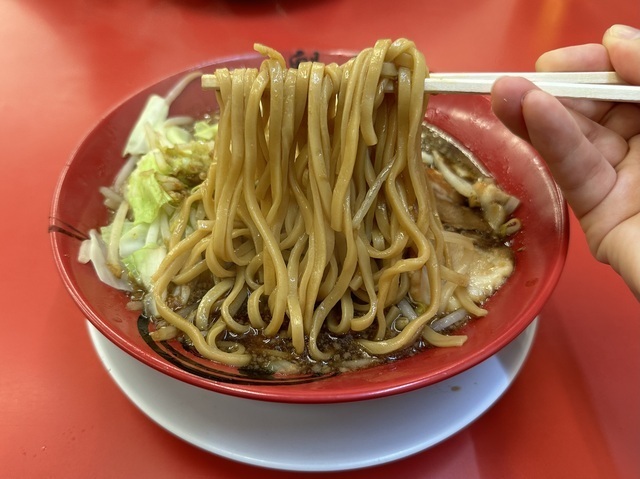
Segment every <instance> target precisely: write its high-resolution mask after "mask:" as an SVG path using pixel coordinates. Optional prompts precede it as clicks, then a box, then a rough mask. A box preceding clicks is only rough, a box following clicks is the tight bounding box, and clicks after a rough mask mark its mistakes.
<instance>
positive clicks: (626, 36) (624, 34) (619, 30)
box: [609, 25, 640, 40]
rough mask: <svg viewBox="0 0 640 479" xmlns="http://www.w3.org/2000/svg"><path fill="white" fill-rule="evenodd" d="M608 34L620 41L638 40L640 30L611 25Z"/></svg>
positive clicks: (626, 26)
mask: <svg viewBox="0 0 640 479" xmlns="http://www.w3.org/2000/svg"><path fill="white" fill-rule="evenodd" d="M609 33H610V34H611V35H612V36H614V37H616V38H620V39H622V40H635V39H637V38H640V30H638V29H637V28H633V27H630V26H628V25H613V26H612V27H611V28H609Z"/></svg>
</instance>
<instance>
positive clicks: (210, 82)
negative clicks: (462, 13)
mask: <svg viewBox="0 0 640 479" xmlns="http://www.w3.org/2000/svg"><path fill="white" fill-rule="evenodd" d="M385 66H386V65H385ZM390 67H391V66H389V68H383V72H382V74H383V76H385V75H386V76H389V77H392V76H393V73H394V72H393V71H392V68H390ZM504 76H517V77H523V78H526V79H528V80H530V81H532V82H533V83H534V84H535V85H536V86H537V87H538V88H540V89H541V90H544V91H546V92H548V93H550V94H551V95H554V96H557V97H563V98H585V99H591V100H601V101H617V102H640V86H635V85H629V84H627V83H625V82H624V81H622V79H621V78H620V77H619V76H618V75H617V74H616V73H615V72H498V73H431V74H430V75H429V77H428V78H427V79H426V80H425V82H424V88H425V91H426V92H428V93H433V94H440V93H465V94H488V93H491V87H492V86H493V84H494V82H495V81H496V80H497V79H498V78H500V77H504ZM202 88H203V89H205V90H210V89H216V88H218V84H217V81H216V78H215V76H214V75H202Z"/></svg>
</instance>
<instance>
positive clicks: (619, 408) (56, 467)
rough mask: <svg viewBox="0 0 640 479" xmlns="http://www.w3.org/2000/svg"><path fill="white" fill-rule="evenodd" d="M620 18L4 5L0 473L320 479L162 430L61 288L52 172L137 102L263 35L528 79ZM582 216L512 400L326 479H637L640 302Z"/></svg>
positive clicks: (461, 10)
mask: <svg viewBox="0 0 640 479" xmlns="http://www.w3.org/2000/svg"><path fill="white" fill-rule="evenodd" d="M613 23H627V24H635V25H636V26H640V6H639V5H638V2H637V0H608V1H607V2H602V1H596V0H574V1H571V0H483V1H465V0H448V1H439V2H427V1H424V0H404V1H402V2H390V1H388V0H387V1H381V0H307V1H300V0H290V1H289V0H281V1H270V0H265V1H248V0H246V1H237V2H233V1H228V2H218V1H214V0H208V1H205V0H202V1H198V0H182V1H181V0H112V1H109V2H100V1H91V0H57V1H47V0H41V1H36V0H3V1H2V2H1V3H0V45H1V46H2V47H1V48H0V65H1V66H2V73H1V74H0V145H1V152H2V160H1V164H2V176H1V178H2V180H1V188H0V195H2V197H1V199H0V208H1V212H2V215H1V217H2V222H1V223H0V228H1V235H0V237H1V238H2V247H1V248H0V254H1V255H2V261H1V263H0V264H1V265H2V273H3V275H2V287H1V288H0V294H1V295H2V296H1V298H2V300H1V304H2V316H3V318H2V328H1V331H2V338H3V340H2V348H0V476H1V477H7V478H22V477H27V478H30V477H34V478H35V477H38V478H40V477H54V478H58V477H60V478H86V477H105V478H107V477H154V478H158V479H159V478H163V477H177V476H178V475H180V477H221V478H238V477H256V478H276V477H277V478H288V477H304V476H305V474H302V473H296V472H283V471H277V470H272V469H261V468H259V467H256V466H251V465H247V464H243V463H238V462H234V461H232V460H229V459H225V458H222V457H218V456H215V455H213V454H210V453H208V452H205V451H203V450H201V449H198V448H196V447H194V446H192V445H191V444H189V443H187V442H185V441H183V440H182V439H179V438H177V437H175V436H174V435H172V434H171V433H169V432H167V431H165V430H164V429H162V428H161V427H160V426H158V425H156V424H155V423H154V422H153V421H151V420H149V419H148V418H147V417H146V416H145V415H144V414H143V413H142V412H141V411H140V410H138V408H136V406H134V404H133V403H132V402H131V401H130V400H129V399H128V398H127V397H126V396H125V395H124V394H123V393H122V392H121V391H120V389H118V387H117V386H116V384H115V383H114V382H113V380H112V379H111V377H110V376H109V374H108V372H107V371H106V370H105V368H104V367H103V365H102V363H101V362H100V360H99V359H98V356H97V354H96V352H95V350H94V348H93V346H92V344H91V341H90V339H89V335H88V332H87V326H86V321H85V320H84V318H83V316H82V314H81V313H80V311H79V310H78V309H77V308H76V306H75V305H74V303H73V302H72V300H71V298H70V296H69V295H68V294H67V293H66V291H65V289H64V287H63V285H62V282H61V281H60V279H59V276H58V273H57V271H56V268H55V265H54V262H53V259H52V254H51V249H50V246H49V238H48V234H47V224H48V214H49V208H50V203H51V198H52V194H53V191H54V187H55V184H56V181H57V179H58V176H59V174H60V172H61V170H62V168H63V166H64V164H65V162H66V161H67V160H68V159H69V157H70V155H71V154H72V152H73V150H74V148H75V147H76V146H77V145H78V144H79V142H80V141H81V140H82V138H83V136H84V135H85V134H86V133H87V132H88V131H89V130H90V129H91V128H92V126H93V125H94V124H95V123H96V122H97V121H98V120H99V119H100V118H101V117H102V116H103V115H105V113H106V112H108V111H109V110H110V109H111V108H113V107H114V106H115V105H117V104H118V103H119V102H121V101H122V100H123V99H125V98H126V97H127V96H129V95H130V94H131V93H133V92H135V91H137V90H138V89H141V88H142V87H144V86H147V85H148V84H150V83H152V82H155V81H156V80H159V79H161V78H162V77H164V76H167V75H169V74H171V73H174V72H177V71H179V70H182V69H184V68H187V67H190V66H193V65H196V64H198V63H200V62H203V61H205V60H210V59H212V58H214V57H218V56H226V55H230V54H234V53H239V52H246V51H249V50H251V48H252V45H253V43H254V42H261V43H265V44H267V45H270V46H273V47H275V48H281V49H285V48H290V47H298V46H299V47H307V48H316V49H329V48H348V49H361V48H364V47H367V46H370V45H372V44H373V42H374V41H375V40H376V39H377V38H382V37H388V38H397V37H407V38H410V39H412V40H414V41H415V42H416V43H417V45H418V47H419V48H420V49H422V50H423V52H424V53H425V56H426V58H427V62H428V63H429V65H430V67H431V68H432V69H437V70H440V71H464V70H477V71H507V70H530V69H532V68H533V63H534V61H535V59H536V58H537V56H538V55H539V54H540V53H542V52H544V51H546V50H548V49H552V48H555V47H559V46H564V45H568V44H575V43H585V42H599V41H600V39H601V37H602V33H603V32H604V30H605V29H606V28H607V27H608V26H610V25H611V24H613ZM571 222H572V224H571V226H572V238H571V243H570V247H569V256H568V259H567V264H566V267H565V270H564V272H563V274H562V277H561V279H560V282H559V284H558V287H557V289H556V291H555V292H554V293H553V295H552V297H551V298H550V300H549V302H548V304H547V305H546V306H545V308H544V309H543V311H542V314H541V320H540V323H539V328H538V334H537V337H536V339H535V342H534V345H533V348H532V350H531V353H530V356H529V358H528V360H527V362H526V363H525V366H524V367H523V369H522V370H521V372H520V374H519V376H518V377H517V379H516V380H515V382H514V383H513V384H512V385H511V387H510V388H509V390H508V391H507V392H506V393H505V395H504V396H503V397H502V398H501V399H500V400H499V401H498V402H497V403H496V404H495V405H494V406H493V407H492V408H491V409H490V410H488V411H487V412H486V413H485V414H484V415H482V416H481V417H480V418H479V419H477V420H476V421H475V422H473V423H472V424H471V425H470V426H468V427H467V428H465V429H464V430H462V431H461V432H459V433H458V434H456V435H455V436H453V437H451V438H449V439H447V440H446V441H444V442H442V443H440V444H438V445H436V446H434V447H432V448H430V449H428V450H425V451H423V452H420V453H418V454H415V455H412V456H410V457H408V458H405V459H402V460H399V461H396V462H392V463H387V464H384V465H381V466H377V467H370V468H367V469H360V470H353V471H343V472H335V473H323V475H322V477H334V478H342V477H345V478H346V477H349V478H386V477H404V478H421V477H447V478H449V477H464V478H478V477H479V478H496V477H505V478H519V477H523V478H539V477H545V478H553V477H558V478H560V477H562V478H564V477H580V478H637V477H640V453H639V452H638V451H640V407H639V406H638V405H639V404H640V306H639V304H638V302H637V301H636V299H635V298H634V297H633V295H632V294H631V293H630V292H629V291H628V290H627V288H626V286H625V285H624V284H623V282H622V281H621V280H620V279H619V278H618V277H617V276H616V275H615V274H614V273H613V272H612V271H611V270H609V268H608V267H607V266H605V265H602V264H599V263H597V262H596V261H595V260H594V259H593V258H592V257H591V256H590V254H589V251H588V248H587V246H586V242H585V240H584V238H583V236H582V234H581V232H580V231H579V229H578V225H577V223H576V221H575V219H574V218H573V217H572V219H571ZM381 440H384V431H381ZM309 475H311V474H309Z"/></svg>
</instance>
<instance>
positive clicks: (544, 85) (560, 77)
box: [424, 72, 640, 102]
mask: <svg viewBox="0 0 640 479" xmlns="http://www.w3.org/2000/svg"><path fill="white" fill-rule="evenodd" d="M504 76H514V77H523V78H526V79H527V80H530V81H531V82H533V83H534V84H535V85H536V86H537V87H538V88H540V89H541V90H544V91H546V92H547V93H549V94H551V95H554V96H557V97H562V98H584V99H591V100H602V101H618V102H640V86H635V85H629V84H626V83H625V82H624V81H623V80H622V79H621V78H620V77H619V76H618V75H617V74H616V73H615V72H522V73H521V72H501V73H432V74H431V75H429V78H427V79H426V80H425V82H424V84H425V91H427V92H429V93H476V94H487V93H491V87H492V86H493V83H494V82H495V81H496V80H497V79H498V78H500V77H504Z"/></svg>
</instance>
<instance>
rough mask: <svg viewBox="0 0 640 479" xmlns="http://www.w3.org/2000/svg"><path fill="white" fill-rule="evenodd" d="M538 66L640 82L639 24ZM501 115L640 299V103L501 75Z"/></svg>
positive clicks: (598, 251)
mask: <svg viewBox="0 0 640 479" xmlns="http://www.w3.org/2000/svg"><path fill="white" fill-rule="evenodd" d="M536 69H537V70H539V71H608V70H615V71H616V72H617V73H618V74H619V75H620V76H621V77H622V78H623V79H624V80H625V81H626V82H628V83H631V84H634V85H640V30H636V29H634V28H631V27H626V26H623V25H614V26H613V27H611V28H610V29H609V30H607V32H606V33H605V34H604V37H603V40H602V44H587V45H579V46H573V47H566V48H561V49H558V50H553V51H550V52H547V53H545V54H543V55H542V56H541V57H540V58H539V59H538V61H537V63H536ZM492 107H493V111H494V112H495V114H496V116H497V117H498V118H499V119H500V120H501V121H502V122H503V123H504V124H505V125H506V126H507V127H508V128H509V129H510V130H511V131H512V132H514V133H515V134H516V135H518V136H520V137H521V138H523V139H525V140H527V141H528V142H530V143H531V144H532V145H533V147H534V148H535V149H536V150H537V151H538V152H539V153H540V155H541V156H542V158H543V159H544V160H545V161H546V162H547V164H548V165H549V169H550V170H551V173H552V174H553V176H554V178H555V180H556V182H557V183H558V185H559V186H560V188H561V190H562V192H563V194H564V196H565V198H566V200H567V202H568V204H569V205H570V207H571V208H572V210H573V212H574V213H575V215H576V217H577V218H578V220H579V221H580V225H581V227H582V229H583V230H584V232H585V234H586V237H587V241H588V243H589V247H590V249H591V252H592V253H593V255H594V256H595V257H596V258H597V259H598V260H599V261H601V262H603V263H608V264H610V265H611V266H612V267H613V269H614V270H615V271H617V272H618V273H619V274H620V275H621V276H622V278H623V279H624V280H625V282H626V283H627V284H628V285H629V287H630V288H631V290H632V291H633V292H634V294H635V295H636V297H638V298H639V299H640V105H638V104H631V103H609V102H595V101H588V100H570V99H564V100H559V99H557V98H554V97H553V96H551V95H549V94H547V93H545V92H542V91H541V90H539V89H538V88H537V87H535V86H534V85H533V84H532V83H531V82H529V81H527V80H525V79H523V78H518V77H504V78H501V79H499V80H498V81H496V83H495V84H494V86H493V90H492Z"/></svg>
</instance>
